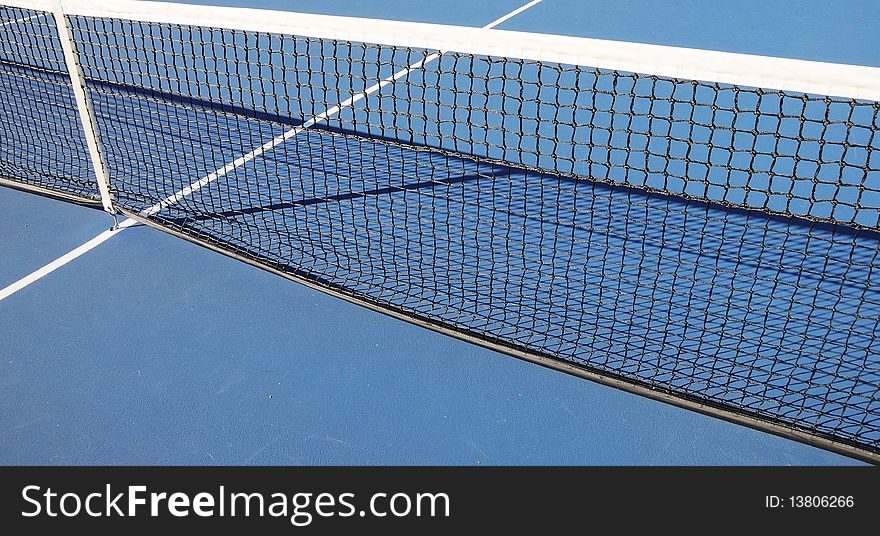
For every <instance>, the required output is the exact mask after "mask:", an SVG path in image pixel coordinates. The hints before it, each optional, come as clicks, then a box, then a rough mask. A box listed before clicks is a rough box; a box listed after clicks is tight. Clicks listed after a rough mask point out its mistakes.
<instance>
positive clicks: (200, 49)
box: [0, 17, 880, 454]
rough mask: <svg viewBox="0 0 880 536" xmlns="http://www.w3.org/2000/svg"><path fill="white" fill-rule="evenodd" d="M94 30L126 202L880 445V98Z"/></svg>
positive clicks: (100, 118)
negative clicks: (378, 85) (871, 99)
mask: <svg viewBox="0 0 880 536" xmlns="http://www.w3.org/2000/svg"><path fill="white" fill-rule="evenodd" d="M70 24H71V27H72V32H73V37H74V40H75V42H76V43H75V44H76V48H77V49H78V53H79V58H80V61H81V65H82V69H83V74H84V77H85V80H86V86H87V90H88V93H89V95H90V98H91V101H92V104H93V106H94V111H95V115H96V121H97V125H98V131H99V137H100V139H101V142H102V145H103V148H104V151H105V153H106V154H105V156H106V160H107V166H108V170H109V173H110V182H111V185H110V186H111V190H112V195H113V197H114V199H115V202H116V204H117V206H118V207H120V208H121V209H123V210H124V211H127V212H128V213H131V214H140V216H141V217H144V218H148V219H149V220H150V221H152V222H153V223H156V224H158V225H161V226H162V227H164V228H166V229H169V230H172V231H174V232H176V233H180V234H183V235H185V236H187V237H189V238H191V239H193V240H195V241H198V242H201V243H203V244H208V245H211V246H214V247H216V248H220V249H222V250H223V251H226V252H229V253H231V254H235V255H238V256H240V257H244V258H246V259H248V260H250V261H253V262H256V263H258V264H260V265H263V266H266V267H269V268H272V269H274V270H278V271H281V272H284V273H286V274H289V275H290V276H293V277H296V278H299V279H303V280H307V281H309V282H311V283H313V284H316V285H319V286H321V287H323V288H326V289H330V290H333V291H334V292H336V293H340V294H343V295H345V296H348V297H350V298H352V299H354V300H356V301H359V302H362V303H368V304H371V305H373V306H377V307H380V308H382V309H384V310H388V311H392V312H394V313H396V314H399V315H404V316H406V317H408V318H412V319H418V320H424V321H427V322H430V323H432V324H434V325H439V326H443V327H445V328H449V329H451V330H454V331H455V332H456V333H458V334H462V335H465V336H467V337H469V338H471V339H475V340H479V341H484V342H487V343H492V344H496V345H501V346H503V347H505V348H509V349H511V350H515V351H517V352H525V353H528V354H530V355H534V356H540V357H542V358H548V359H553V360H558V361H562V362H565V363H569V364H573V365H575V366H576V367H579V368H581V369H583V370H586V371H589V372H591V373H596V374H600V375H602V376H605V377H610V378H615V379H618V380H623V381H625V382H628V383H631V384H633V385H639V386H644V387H649V388H652V389H656V390H657V391H658V392H664V393H668V394H672V395H674V396H676V397H679V398H680V399H683V400H689V401H696V402H699V403H703V404H706V405H708V406H711V407H714V408H720V409H721V410H724V411H728V412H734V413H737V414H741V415H746V416H748V417H749V418H754V419H758V420H760V421H764V422H769V423H775V424H781V425H783V426H785V427H789V428H791V429H794V430H798V431H800V432H806V433H809V434H812V435H814V436H821V437H823V438H830V439H831V440H832V441H835V442H838V443H841V444H848V445H854V446H856V447H858V448H860V449H863V450H865V451H868V452H872V453H874V454H880V391H878V390H880V344H878V342H877V333H878V328H880V247H878V238H880V233H878V227H880V226H878V221H880V220H878V218H880V150H878V148H880V136H878V135H877V131H878V126H880V119H878V113H880V103H877V102H869V101H857V100H852V99H845V98H832V97H823V96H816V95H805V94H796V93H788V92H782V91H773V90H759V89H752V88H746V87H739V86H731V85H725V84H719V83H707V82H697V81H691V80H674V79H667V78H662V77H656V76H645V75H639V74H632V73H625V72H616V71H609V70H603V69H595V68H588V67H580V66H571V65H561V64H556V63H547V62H536V61H523V60H515V59H510V58H495V57H481V56H474V55H467V54H459V53H454V52H450V53H443V54H439V55H438V54H436V53H434V51H430V50H418V49H411V48H400V47H391V46H377V45H369V44H362V43H355V42H344V41H334V40H320V39H311V38H301V37H293V36H285V35H275V34H262V33H256V32H245V31H235V30H220V29H211V28H200V27H191V26H181V25H165V24H154V23H139V22H130V21H123V20H113V19H96V18H85V17H72V18H71V19H70ZM422 62H423V63H424V64H423V65H420V66H419V67H418V68H416V69H413V70H411V72H409V73H408V74H406V75H405V76H399V77H398V79H397V80H396V81H395V82H393V83H389V84H387V85H384V87H382V88H381V89H379V90H378V91H374V89H375V88H373V87H372V86H374V85H375V84H376V83H377V82H378V81H379V80H381V79H385V78H387V77H390V76H392V75H394V74H395V73H400V72H401V71H404V70H406V69H408V68H409V66H411V65H413V64H417V63H422ZM364 91H367V92H369V93H370V95H369V96H366V97H365V98H356V99H355V102H349V99H350V97H351V96H352V95H358V94H359V93H360V92H364ZM340 105H341V106H340ZM0 117H2V116H0ZM0 120H2V119H0ZM19 150H21V151H23V152H24V151H27V150H28V149H27V148H21V149H19ZM4 158H5V156H4ZM4 164H5V162H4V163H0V166H2V165H4ZM0 169H2V168H0Z"/></svg>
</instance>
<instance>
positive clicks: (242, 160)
mask: <svg viewBox="0 0 880 536" xmlns="http://www.w3.org/2000/svg"><path fill="white" fill-rule="evenodd" d="M541 1H542V0H532V1H531V2H529V3H527V4H524V5H522V6H520V7H518V8H517V9H515V10H513V11H511V12H510V13H507V14H505V15H502V16H501V17H499V18H497V19H495V20H493V21H492V22H490V23H488V24H486V25H485V26H483V29H492V28H494V27H496V26H498V25H499V24H501V23H503V22H506V21H508V20H510V19H511V18H512V17H515V16H516V15H519V14H520V13H522V12H523V11H525V10H527V9H529V8H531V7H533V6H535V5H537V4H539V3H541ZM440 55H441V53H440V52H435V53H432V54H429V55H428V56H426V57H425V58H424V59H422V60H420V61H417V62H416V63H413V64H412V65H410V66H409V67H406V68H404V69H401V70H400V71H398V72H396V73H394V74H393V75H391V76H389V77H388V78H385V79H383V80H381V81H379V82H377V83H376V84H373V85H372V86H370V87H368V88H367V89H365V90H363V91H361V92H360V93H356V94H354V95H352V96H351V97H349V98H348V99H346V100H345V101H343V102H341V103H339V104H337V105H336V106H333V107H330V108H328V109H327V110H325V111H324V112H322V113H320V114H318V115H316V116H314V117H312V118H311V119H309V120H308V121H305V122H304V123H303V124H301V125H299V126H297V127H295V128H291V129H289V130H286V131H285V132H283V133H282V134H280V135H278V136H276V137H275V138H273V139H272V140H270V141H268V142H266V143H264V144H263V145H261V146H259V147H257V148H256V149H254V150H252V151H251V152H249V153H247V154H245V155H242V156H240V157H238V158H236V159H235V160H233V161H232V162H229V163H228V164H226V165H224V166H223V167H221V168H219V169H217V170H216V171H214V172H213V173H210V174H208V175H206V176H205V177H203V178H202V179H200V180H198V181H196V182H193V183H192V184H190V185H188V186H186V187H185V188H181V189H180V190H178V191H177V192H175V193H173V194H172V195H169V196H168V197H166V198H164V199H163V200H161V201H159V202H158V203H156V204H155V205H153V206H151V207H148V208H146V209H144V210H142V211H141V213H140V214H141V216H144V217H149V216H153V215H155V214H157V213H159V212H160V211H161V210H162V209H164V208H166V207H169V206H171V205H173V204H175V203H177V202H178V201H180V200H181V199H183V198H184V197H187V196H189V195H191V194H193V193H194V192H197V191H198V190H200V189H202V188H204V187H205V186H207V185H208V184H211V183H212V182H214V181H216V180H217V179H219V178H221V177H223V176H225V175H227V174H229V173H231V172H232V171H234V170H236V169H238V168H239V167H241V166H243V165H244V164H246V163H247V162H250V161H251V160H253V159H255V158H257V157H259V156H260V155H262V154H264V153H266V152H269V151H271V150H272V149H274V148H275V147H277V146H279V145H281V144H282V143H284V142H286V141H287V140H289V139H290V138H292V137H294V136H296V135H297V134H299V133H301V132H302V131H304V130H306V129H307V128H310V127H312V126H314V125H316V124H318V123H321V122H323V121H326V120H327V119H330V118H331V117H333V116H335V115H337V114H338V113H339V112H341V111H342V110H344V109H345V108H349V107H351V106H353V105H354V104H355V103H357V102H359V101H361V100H363V99H365V98H367V97H368V96H370V95H372V94H374V93H376V92H377V91H379V90H381V89H382V88H383V87H385V86H387V85H388V84H392V83H394V82H395V81H397V80H400V79H401V78H406V76H407V75H408V74H409V73H410V72H412V71H414V70H416V69H421V68H422V67H424V66H425V65H427V64H428V63H431V62H432V61H435V60H437V59H438V58H439V57H440ZM135 223H137V221H136V220H133V219H131V218H126V219H125V220H123V221H122V222H121V223H120V224H119V225H117V226H116V227H115V228H114V229H111V230H109V231H104V232H103V233H101V234H99V235H97V236H96V237H94V238H92V239H91V240H89V241H88V242H86V243H84V244H83V245H81V246H79V247H77V248H76V249H73V250H71V251H70V252H68V253H66V254H65V255H62V256H61V257H58V258H57V259H55V260H54V261H52V262H50V263H49V264H47V265H45V266H43V267H42V268H40V269H38V270H36V271H34V272H32V273H30V274H28V275H27V276H25V277H23V278H21V279H19V280H18V281H16V282H15V283H12V284H11V285H9V286H7V287H5V288H3V289H0V300H3V299H5V298H8V297H9V296H11V295H12V294H14V293H16V292H18V291H19V290H21V289H23V288H25V287H26V286H28V285H30V284H31V283H33V282H35V281H38V280H39V279H41V278H43V277H45V276H46V275H48V274H50V273H52V272H54V271H55V270H57V269H58V268H60V267H62V266H64V265H65V264H67V263H69V262H70V261H72V260H74V259H76V258H77V257H79V256H81V255H83V254H84V253H87V252H88V251H91V250H92V249H94V248H96V247H98V246H100V245H101V244H103V243H104V242H106V241H107V240H109V239H110V238H112V237H113V236H115V235H116V234H118V233H119V232H121V231H123V230H125V229H127V228H128V227H131V226H132V225H134V224H135Z"/></svg>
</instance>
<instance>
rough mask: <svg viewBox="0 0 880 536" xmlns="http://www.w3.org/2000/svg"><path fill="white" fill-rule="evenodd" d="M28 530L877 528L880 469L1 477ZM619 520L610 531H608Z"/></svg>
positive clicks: (18, 470) (6, 512)
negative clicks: (874, 526)
mask: <svg viewBox="0 0 880 536" xmlns="http://www.w3.org/2000/svg"><path fill="white" fill-rule="evenodd" d="M0 479H2V485H0V488H2V489H0V493H2V495H0V504H2V506H0V508H2V510H0V514H2V518H3V520H4V523H6V524H10V523H13V524H14V525H16V526H19V527H20V528H21V529H25V530H35V529H50V528H52V529H62V530H74V529H77V530H78V529H88V530H89V531H92V532H93V533H103V532H105V531H106V532H110V531H115V530H126V531H127V532H139V531H153V533H155V530H156V529H160V528H168V529H172V530H185V529H215V528H222V529H230V528H242V529H250V528H257V527H260V528H264V529H267V530H271V531H272V533H273V534H277V533H282V532H284V531H291V532H303V531H306V532H325V531H327V530H356V531H375V530H382V531H383V534H412V533H413V531H418V533H419V534H426V533H444V534H449V531H450V530H468V531H473V530H475V529H476V528H479V527H491V528H492V531H493V533H495V532H500V531H512V532H514V533H523V532H529V531H540V532H538V533H543V532H546V531H547V530H549V529H551V528H552V529H562V528H566V527H569V528H573V529H577V530H579V531H580V532H581V533H590V532H599V531H601V532H603V533H604V532H606V531H607V528H608V527H609V526H616V527H619V528H620V529H621V530H626V531H629V530H635V529H637V530H651V531H657V530H671V531H675V532H677V533H692V532H693V533H697V532H698V533H701V534H706V533H713V532H716V531H723V532H727V531H729V530H731V529H743V530H750V531H752V532H754V530H756V529H761V530H763V529H765V528H769V527H779V528H785V529H786V530H787V531H790V530H792V529H795V528H798V527H803V528H805V529H810V530H811V531H816V530H819V529H821V528H823V527H827V528H828V529H834V530H841V529H842V528H845V527H859V526H861V527H869V526H872V525H873V524H875V521H876V512H877V508H878V506H880V472H878V470H877V469H876V468H830V467H829V468H826V467H819V468H672V467H669V468H641V467H634V468H586V467H552V468H522V467H519V468H505V467H485V468H463V467H459V468H382V467H376V468H364V467H329V468H319V467H314V468H273V467H258V468H207V467H206V468H192V467H134V468H111V467H74V468H49V467H36V468H28V467H7V468H0ZM609 524H610V525H609Z"/></svg>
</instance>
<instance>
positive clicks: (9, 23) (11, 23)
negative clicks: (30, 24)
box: [0, 13, 47, 28]
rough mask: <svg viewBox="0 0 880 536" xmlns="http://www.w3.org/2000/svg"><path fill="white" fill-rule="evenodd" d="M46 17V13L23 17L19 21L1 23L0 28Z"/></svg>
mask: <svg viewBox="0 0 880 536" xmlns="http://www.w3.org/2000/svg"><path fill="white" fill-rule="evenodd" d="M46 15H47V14H46V13H37V14H36V15H31V16H30V17H23V18H20V19H12V20H7V21H3V22H0V28H2V27H4V26H12V25H13V24H16V23H19V22H27V21H29V20H31V19H38V18H40V17H45V16H46Z"/></svg>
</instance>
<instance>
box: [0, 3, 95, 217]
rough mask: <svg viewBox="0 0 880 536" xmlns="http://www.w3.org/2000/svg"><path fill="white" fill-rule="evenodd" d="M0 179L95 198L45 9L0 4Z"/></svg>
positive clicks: (67, 83) (54, 33)
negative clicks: (20, 7) (38, 9)
mask: <svg viewBox="0 0 880 536" xmlns="http://www.w3.org/2000/svg"><path fill="white" fill-rule="evenodd" d="M0 179H6V180H8V181H13V182H14V183H17V184H21V185H24V186H33V187H38V188H41V189H45V190H47V191H51V192H55V193H60V194H65V195H70V196H74V197H77V198H82V199H83V200H84V201H97V200H98V199H99V198H100V195H99V194H98V187H97V184H96V182H95V175H94V172H93V170H92V167H91V164H90V162H89V156H88V152H87V149H86V143H85V138H84V136H83V134H82V126H81V124H80V122H79V116H78V114H77V109H76V102H75V100H74V97H73V90H72V88H71V85H70V77H69V76H68V74H67V66H66V65H65V63H64V55H63V53H62V51H61V45H60V43H59V42H58V31H57V28H56V26H55V20H54V18H53V17H52V15H51V14H49V13H44V12H40V11H32V10H25V9H17V8H11V7H4V6H0Z"/></svg>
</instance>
